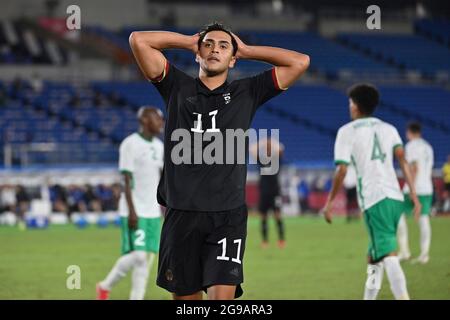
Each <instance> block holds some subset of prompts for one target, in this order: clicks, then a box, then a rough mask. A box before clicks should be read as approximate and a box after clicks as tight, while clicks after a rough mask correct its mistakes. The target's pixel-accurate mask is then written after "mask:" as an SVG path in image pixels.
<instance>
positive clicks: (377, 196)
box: [334, 117, 403, 210]
mask: <svg viewBox="0 0 450 320" xmlns="http://www.w3.org/2000/svg"><path fill="white" fill-rule="evenodd" d="M398 146H402V140H401V138H400V135H399V134H398V131H397V129H396V128H395V127H394V126H392V125H390V124H389V123H386V122H384V121H381V120H380V119H377V118H374V117H369V118H361V119H357V120H354V121H352V122H350V123H348V124H346V125H344V126H342V127H341V128H340V129H339V131H338V133H337V137H336V143H335V146H334V160H335V163H336V164H340V163H344V164H347V165H349V164H350V163H352V164H353V166H354V168H355V171H356V176H357V179H358V184H357V189H358V203H359V206H360V207H361V209H362V210H367V209H369V208H370V207H372V206H373V205H375V204H376V203H378V202H379V201H381V200H383V199H385V198H389V199H394V200H399V201H403V193H402V191H401V189H400V185H399V182H398V179H397V176H396V174H395V170H394V164H393V158H394V152H393V151H394V149H395V148H396V147H398Z"/></svg>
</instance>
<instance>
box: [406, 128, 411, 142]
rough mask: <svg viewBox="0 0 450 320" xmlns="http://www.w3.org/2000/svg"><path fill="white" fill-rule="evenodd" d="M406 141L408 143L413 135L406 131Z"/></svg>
mask: <svg viewBox="0 0 450 320" xmlns="http://www.w3.org/2000/svg"><path fill="white" fill-rule="evenodd" d="M406 139H408V141H411V140H412V139H413V134H412V133H411V131H409V130H406Z"/></svg>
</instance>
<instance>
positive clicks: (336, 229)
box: [0, 216, 450, 300]
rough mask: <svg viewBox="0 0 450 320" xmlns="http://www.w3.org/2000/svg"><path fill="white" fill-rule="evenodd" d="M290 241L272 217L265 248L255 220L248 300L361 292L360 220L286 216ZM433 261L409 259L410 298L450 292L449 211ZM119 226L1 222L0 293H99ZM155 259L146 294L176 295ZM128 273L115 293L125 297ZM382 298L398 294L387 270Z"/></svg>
mask: <svg viewBox="0 0 450 320" xmlns="http://www.w3.org/2000/svg"><path fill="white" fill-rule="evenodd" d="M285 221H286V234H287V246H286V248H285V249H282V250H281V249H278V247H277V246H276V232H275V223H274V221H271V222H270V224H269V227H270V240H271V243H270V247H269V248H267V249H261V248H260V234H259V220H258V218H257V217H255V216H252V217H250V219H249V227H248V239H247V246H246V251H245V257H244V271H245V276H244V278H245V282H244V285H243V288H244V295H243V297H242V299H249V300H252V299H361V298H362V296H363V289H364V283H365V279H366V257H365V253H366V247H367V235H366V231H365V227H364V224H363V222H362V221H359V222H352V223H346V222H345V220H344V219H342V218H336V219H335V220H334V222H333V224H332V225H328V224H326V223H325V221H324V220H323V219H322V218H319V217H317V218H314V217H291V218H286V219H285ZM431 223H432V232H433V235H432V244H431V254H430V258H431V259H430V262H429V263H428V264H426V265H413V264H411V263H409V262H403V263H402V265H403V267H404V271H405V274H406V279H407V285H408V289H409V293H410V296H411V298H412V299H450V218H448V217H438V218H432V219H431ZM408 224H409V233H410V245H411V250H412V253H413V256H416V255H417V254H418V251H419V248H418V246H419V243H418V241H419V240H418V237H419V234H418V226H417V225H416V224H415V223H414V221H412V220H409V221H408ZM119 232H120V230H119V228H117V227H115V226H111V225H110V226H108V227H107V228H105V229H99V228H97V226H89V227H87V228H86V229H82V230H81V229H77V228H76V227H75V226H72V225H66V226H52V227H50V228H49V229H47V230H26V231H20V230H19V229H17V228H15V227H0V299H94V298H95V284H96V282H97V281H99V280H101V279H103V278H104V277H105V276H106V274H107V272H108V271H109V270H110V269H111V267H112V266H113V264H114V262H115V260H116V259H117V258H118V257H119V252H120V247H119V245H120V243H119V242H120V238H119ZM70 265H78V266H79V267H80V268H81V288H80V289H73V290H69V289H67V287H66V280H67V278H68V277H69V276H70V274H67V273H66V270H67V268H68V266H70ZM155 275H156V263H155V264H154V265H153V269H152V272H151V275H150V279H149V282H148V290H147V294H146V299H170V298H171V296H170V294H168V293H167V292H166V291H164V290H163V289H161V288H158V287H157V286H156V284H155ZM129 290H130V275H128V276H127V277H126V278H125V279H124V280H123V281H121V282H120V283H119V284H118V285H117V286H116V287H115V288H114V290H113V291H112V293H111V299H127V298H128V294H129ZM379 298H380V299H393V296H392V294H391V291H390V289H389V284H388V282H387V279H386V275H385V276H384V280H383V287H382V289H381V292H380V295H379Z"/></svg>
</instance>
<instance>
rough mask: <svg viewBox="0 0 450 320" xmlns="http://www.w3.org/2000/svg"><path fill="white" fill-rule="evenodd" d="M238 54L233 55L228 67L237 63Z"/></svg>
mask: <svg viewBox="0 0 450 320" xmlns="http://www.w3.org/2000/svg"><path fill="white" fill-rule="evenodd" d="M236 60H237V59H236V56H232V57H231V60H230V63H229V64H228V67H229V68H233V67H234V65H235V64H236Z"/></svg>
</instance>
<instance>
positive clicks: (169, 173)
mask: <svg viewBox="0 0 450 320" xmlns="http://www.w3.org/2000/svg"><path fill="white" fill-rule="evenodd" d="M153 83H154V85H155V87H156V88H157V90H158V91H159V93H160V94H161V96H162V98H163V99H164V102H165V104H166V111H167V112H166V123H165V136H164V169H163V172H162V175H161V180H160V182H159V186H158V194H157V198H158V202H159V203H160V204H161V205H163V206H166V207H170V208H174V209H178V210H186V211H206V212H215V211H225V210H231V209H235V208H238V207H240V206H242V205H244V204H245V184H246V178H247V166H246V164H245V163H244V164H239V163H236V161H234V163H232V164H229V163H228V162H225V161H224V162H222V163H214V164H206V163H204V162H202V163H201V164H195V163H194V161H192V162H190V163H185V162H184V163H181V164H180V163H174V162H173V159H172V150H173V149H174V147H176V145H177V144H178V143H179V141H178V140H175V141H173V138H172V133H174V130H177V129H185V131H186V132H189V133H191V134H192V137H191V138H192V147H191V151H192V152H191V156H192V157H194V153H196V152H197V154H198V152H199V150H194V140H195V139H196V138H195V136H197V139H198V138H199V136H200V137H201V136H202V135H203V134H204V133H205V131H206V130H208V129H209V131H215V132H220V133H221V134H223V135H225V131H226V130H227V129H235V130H236V129H242V130H244V131H246V130H247V129H249V128H250V125H251V121H252V119H253V116H254V114H255V112H256V110H257V108H258V107H259V106H260V105H262V104H263V103H265V102H266V101H267V100H269V99H270V98H272V97H274V96H276V95H277V94H279V93H280V92H282V90H281V89H280V88H279V86H278V84H277V79H276V75H275V69H274V68H273V69H271V70H267V71H265V72H262V73H260V74H258V75H256V76H253V77H249V78H244V79H240V80H236V81H232V82H230V83H229V82H225V83H224V84H222V85H221V86H220V87H218V88H216V89H214V90H210V89H209V88H208V87H206V86H205V85H204V84H203V83H202V82H201V81H200V79H198V78H193V77H191V76H189V75H187V74H186V73H184V72H182V71H181V70H179V69H178V68H176V67H175V66H174V65H172V64H169V63H168V62H167V64H166V68H165V72H164V74H163V79H162V80H161V81H159V82H153ZM199 120H200V121H199ZM177 131H178V132H179V131H180V130H177ZM212 135H214V134H212ZM224 140H225V139H224ZM212 141H214V139H211V142H212ZM211 142H207V141H203V142H202V147H203V148H205V147H207V146H208V144H209V143H211ZM247 142H248V141H247ZM247 142H246V143H247ZM224 145H225V143H224ZM224 149H225V148H224ZM247 150H248V148H247V145H246V147H245V152H247ZM235 151H236V149H235ZM200 153H201V151H200ZM225 153H226V151H225V150H224V155H223V158H224V159H225V158H226V154H225ZM235 156H236V155H235ZM245 158H247V157H245Z"/></svg>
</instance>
